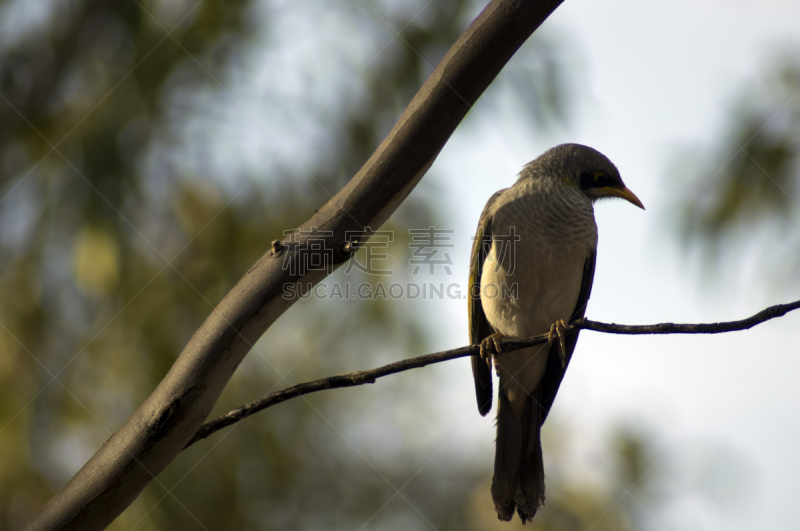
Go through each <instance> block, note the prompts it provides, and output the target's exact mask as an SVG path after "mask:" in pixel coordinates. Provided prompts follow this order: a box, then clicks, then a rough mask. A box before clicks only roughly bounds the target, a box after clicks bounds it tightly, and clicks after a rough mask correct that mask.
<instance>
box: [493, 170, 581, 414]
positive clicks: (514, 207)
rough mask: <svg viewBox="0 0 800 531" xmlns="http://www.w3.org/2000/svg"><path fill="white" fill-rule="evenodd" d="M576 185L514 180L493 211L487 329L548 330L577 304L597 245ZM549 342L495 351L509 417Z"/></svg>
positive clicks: (514, 334) (531, 384) (517, 333)
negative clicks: (558, 186)
mask: <svg viewBox="0 0 800 531" xmlns="http://www.w3.org/2000/svg"><path fill="white" fill-rule="evenodd" d="M577 194H580V192H579V191H578V190H577V189H561V190H555V189H554V188H553V187H550V188H543V186H542V185H541V184H540V183H538V182H524V181H522V182H519V183H517V184H516V185H515V186H513V187H511V188H509V189H508V190H507V191H506V192H504V193H503V195H501V196H500V197H499V198H498V200H497V202H496V205H495V206H496V208H494V209H493V210H494V214H493V216H492V237H493V244H492V248H491V251H490V252H489V254H488V255H487V257H486V260H485V261H484V264H483V272H482V277H481V304H482V306H483V311H484V313H485V315H486V318H487V320H488V321H489V323H490V324H491V325H492V327H493V328H494V329H495V330H497V331H499V332H501V333H502V334H503V335H505V336H507V337H510V338H523V337H528V336H532V335H536V334H542V333H546V332H548V331H549V330H550V326H551V325H552V324H553V323H554V322H556V321H558V320H560V319H564V320H567V321H568V320H569V318H570V317H571V315H572V312H573V311H574V310H575V307H576V305H577V301H578V296H579V293H580V289H581V283H582V279H583V269H584V263H585V261H586V258H587V257H588V256H589V255H590V253H591V252H592V250H593V249H595V248H596V246H597V226H596V225H595V222H594V212H593V210H592V206H591V202H590V201H589V200H588V198H583V197H581V196H580V195H577ZM548 351H549V348H548V346H547V345H542V346H536V347H532V348H530V349H523V350H520V351H516V352H513V353H509V354H507V355H501V357H500V359H499V362H498V372H499V373H500V384H501V386H502V388H503V390H504V391H505V392H506V396H507V397H508V398H509V400H510V402H511V406H512V412H514V414H515V416H517V417H518V416H519V414H521V408H522V405H523V404H524V398H522V397H524V393H523V391H524V392H525V393H531V392H533V390H534V389H535V388H536V385H537V384H538V383H539V380H540V379H541V377H542V374H543V372H544V368H545V365H546V362H547V353H548Z"/></svg>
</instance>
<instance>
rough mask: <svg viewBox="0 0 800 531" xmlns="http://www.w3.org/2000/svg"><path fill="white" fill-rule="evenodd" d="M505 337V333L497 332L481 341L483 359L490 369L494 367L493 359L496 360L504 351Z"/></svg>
mask: <svg viewBox="0 0 800 531" xmlns="http://www.w3.org/2000/svg"><path fill="white" fill-rule="evenodd" d="M504 339H505V336H504V335H503V334H501V333H500V332H495V333H494V334H492V335H490V336H487V337H485V338H483V341H481V359H482V360H483V361H484V363H486V365H488V366H489V368H490V369H491V368H492V359H495V360H496V359H497V358H498V357H499V355H500V354H502V352H503V349H502V348H501V345H502V344H503V340H504Z"/></svg>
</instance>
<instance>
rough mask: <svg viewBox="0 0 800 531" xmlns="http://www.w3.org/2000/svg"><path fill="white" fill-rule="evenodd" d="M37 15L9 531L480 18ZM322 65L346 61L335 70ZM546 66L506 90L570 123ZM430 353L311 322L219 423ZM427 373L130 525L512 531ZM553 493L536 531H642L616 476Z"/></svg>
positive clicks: (6, 151)
mask: <svg viewBox="0 0 800 531" xmlns="http://www.w3.org/2000/svg"><path fill="white" fill-rule="evenodd" d="M36 6H38V7H36ZM36 6H33V5H32V4H30V3H27V2H23V1H22V0H17V1H6V2H2V3H0V20H3V21H4V22H3V28H4V30H3V33H2V36H0V463H2V466H0V493H2V494H0V528H2V529H17V528H19V527H20V525H21V524H22V523H23V522H24V521H25V520H26V519H27V518H28V517H29V516H30V515H31V514H33V513H34V512H35V511H37V510H38V509H39V508H40V507H41V506H42V505H43V504H44V502H45V501H46V500H47V499H48V498H49V497H50V496H51V495H52V494H53V493H54V492H55V490H57V489H58V488H59V487H60V486H61V485H62V484H63V483H64V482H65V481H66V480H67V479H68V478H69V477H70V476H71V475H72V474H73V473H74V472H75V471H76V470H77V468H78V467H80V465H81V464H83V462H85V460H86V459H88V457H89V456H90V455H91V454H92V453H93V452H94V451H95V450H96V449H97V448H98V447H99V446H100V445H101V444H102V443H103V441H104V440H105V439H106V438H107V437H108V436H110V434H111V433H112V432H113V431H114V430H116V429H117V428H118V427H119V426H120V425H121V424H122V423H123V422H124V421H125V420H126V419H127V417H128V416H129V415H130V414H131V413H132V412H133V411H134V410H135V409H136V408H137V407H138V405H139V404H140V403H141V402H142V401H143V400H144V398H145V397H146V396H148V394H149V393H150V392H151V390H152V389H153V388H154V387H155V385H156V384H157V382H158V381H159V380H160V379H161V378H162V377H163V375H164V374H165V373H166V371H167V370H168V369H169V367H170V366H171V364H172V363H173V361H174V360H175V358H176V356H177V355H178V354H179V353H180V351H181V350H182V348H183V346H184V345H185V344H186V342H187V340H188V339H189V338H190V336H191V334H192V333H193V332H194V330H196V328H197V327H198V326H199V325H200V324H201V323H202V321H203V319H204V318H205V317H206V316H207V315H208V314H209V313H210V311H211V309H212V308H213V307H214V305H215V304H216V303H217V302H218V301H219V300H220V299H221V298H222V297H223V296H224V294H225V293H226V292H227V291H228V290H229V289H230V288H231V287H232V285H233V284H234V283H235V282H236V281H237V280H238V279H239V278H240V276H241V275H242V274H243V273H244V272H245V271H246V270H247V268H248V267H249V266H250V265H251V264H252V263H253V262H254V261H255V260H256V259H257V258H258V257H259V256H260V255H261V254H262V253H263V252H265V250H267V249H268V248H269V242H270V241H271V240H273V239H275V238H279V237H281V236H282V234H283V231H284V230H286V229H291V228H293V227H295V226H298V225H299V224H300V223H301V222H302V221H304V220H305V219H307V217H308V216H309V215H310V214H311V212H312V211H313V210H314V209H315V208H318V207H319V206H320V205H322V204H324V202H325V201H326V200H327V199H328V198H329V197H330V195H331V194H332V193H333V192H335V191H336V190H338V189H339V188H340V187H341V186H342V184H344V183H345V182H346V181H347V179H349V177H350V176H351V175H353V174H354V173H355V171H356V170H357V169H358V167H359V166H360V165H361V164H362V163H363V162H364V161H365V160H366V159H367V157H368V156H369V155H370V154H371V153H372V151H373V150H374V149H375V147H376V146H377V145H378V143H379V142H380V140H382V138H383V136H384V135H385V134H386V133H387V132H388V130H389V128H390V127H391V125H392V123H393V122H394V120H395V119H396V117H397V116H398V114H399V112H400V111H401V110H402V108H403V107H404V106H405V104H406V103H407V102H408V101H409V99H410V98H411V96H412V95H413V93H414V92H415V91H416V89H417V88H418V87H419V85H420V84H421V83H422V81H423V80H424V79H425V77H426V76H427V74H428V73H429V65H434V64H435V63H436V62H437V61H438V60H439V58H440V57H441V55H442V54H443V53H444V51H445V50H446V49H447V48H448V47H449V45H450V44H451V43H452V42H453V41H454V40H455V39H456V37H457V36H458V35H459V33H460V32H461V31H462V29H463V28H464V27H465V25H466V23H468V21H469V18H470V17H471V16H472V15H474V6H473V5H471V4H469V3H467V2H464V1H460V0H458V1H457V0H452V1H443V2H434V3H427V4H426V3H424V2H417V3H413V4H403V5H401V4H397V3H383V4H378V5H374V6H372V5H369V4H364V3H360V2H357V3H353V4H350V5H347V6H344V7H337V8H332V7H330V6H328V5H327V4H326V3H324V2H318V3H313V2H311V3H307V4H304V5H302V6H299V7H298V6H295V7H294V8H292V7H290V6H289V5H287V4H285V3H281V2H260V3H254V2H248V1H237V2H222V1H218V0H205V1H202V2H196V3H181V2H166V1H156V0H153V1H149V2H144V3H141V4H137V3H135V2H112V3H109V2H99V1H89V0H83V1H79V0H78V1H74V2H68V3H59V2H53V3H45V4H36ZM292 9H294V11H292ZM298 28H299V29H298ZM354 28H357V29H358V31H357V32H356V31H354ZM300 29H304V30H305V32H306V33H303V32H301V31H300ZM395 31H400V33H401V35H402V38H395ZM315 39H316V40H315ZM328 46H331V47H333V48H334V49H335V50H337V51H340V50H343V51H345V52H347V53H342V54H341V56H340V57H338V58H337V59H336V60H335V61H333V64H331V58H330V56H325V55H324V54H322V51H324V50H325V49H326V48H327V47H328ZM364 49H366V50H367V51H366V52H365V51H364ZM321 50H322V51H321ZM348 50H349V52H348ZM535 50H541V51H540V53H538V54H537V53H536V52H535ZM529 52H530V51H529ZM530 53H531V55H530V60H529V61H522V62H520V63H517V66H516V67H515V68H517V70H516V71H515V73H514V75H513V76H512V77H513V78H514V80H516V81H513V80H512V81H513V83H512V86H514V84H516V86H517V87H518V88H517V90H516V92H518V93H523V94H524V96H522V97H521V100H525V99H528V100H530V99H531V97H530V95H531V94H533V93H535V94H539V95H540V96H539V97H537V98H534V99H533V103H530V105H531V106H532V107H531V113H533V116H534V118H537V119H538V118H545V117H550V118H556V119H559V117H561V118H563V116H564V112H563V109H562V108H561V107H559V108H557V109H556V112H555V113H553V112H550V111H549V110H547V109H550V107H551V105H548V104H547V102H551V103H553V102H555V101H558V99H557V98H556V96H557V95H558V94H560V93H561V92H563V90H559V86H558V83H560V82H561V77H560V76H561V75H563V74H561V73H559V72H561V71H562V69H560V68H559V67H558V65H557V63H556V62H555V59H554V57H553V52H552V44H548V45H546V46H543V47H541V48H534V52H530ZM314 54H318V56H316V59H317V60H315V55H314ZM284 57H288V59H282V58H284ZM320 58H322V59H323V60H319V59H320ZM336 61H339V63H337V62H336ZM353 64H356V65H357V66H356V67H353ZM526 65H527V66H526ZM262 68H263V69H264V71H265V72H266V73H265V74H264V76H265V77H266V78H262V79H259V78H258V77H259V76H258V75H257V74H256V72H259V71H260V70H261V69H262ZM352 72H356V75H355V77H352V74H351V73H352ZM543 73H544V74H548V75H547V76H546V78H545V79H546V81H545V82H544V83H542V82H541V81H537V82H536V83H534V85H533V88H531V86H530V83H531V79H532V78H533V76H534V74H536V75H540V76H541V75H543ZM254 79H255V81H254ZM321 80H322V81H325V80H329V81H330V82H331V83H334V84H335V86H333V87H331V86H320V81H321ZM520 80H525V81H526V82H525V83H522V81H520ZM522 85H525V86H524V87H523V86H522ZM536 102H538V103H536ZM537 105H538V107H537ZM298 109H300V110H302V111H303V112H299V111H298ZM537 109H538V110H537ZM537 113H539V114H537ZM298 117H301V118H302V120H303V121H302V123H300V124H299V125H298V123H297V120H298ZM286 130H288V131H289V133H286V132H285V131H286ZM296 139H299V140H298V141H297V142H295V140H296ZM253 153H256V156H255V157H254V155H253ZM253 158H255V159H257V160H255V161H253V160H252V159H253ZM430 210H431V205H430V204H428V203H427V202H425V201H423V200H421V199H412V200H410V201H407V202H406V203H405V204H404V205H403V207H402V208H401V210H400V211H398V213H397V214H396V215H395V216H394V217H393V218H392V221H391V222H390V223H389V224H388V225H387V226H386V227H384V228H385V229H387V230H394V231H395V234H396V235H398V236H397V237H396V238H395V241H394V243H393V247H392V252H391V254H392V256H395V258H401V257H402V256H403V254H404V253H405V251H406V250H407V249H408V241H407V236H406V237H403V236H401V235H403V234H407V229H408V228H409V227H427V226H429V225H430V223H431V220H432V219H433V216H432V214H431V212H430ZM341 273H342V272H341V271H339V272H337V273H336V275H341ZM356 275H358V274H356ZM334 278H340V277H334ZM360 280H363V281H369V282H375V281H376V279H375V278H372V277H366V276H364V275H361V277H360ZM429 333H430V331H429V330H427V329H426V327H425V324H424V316H418V315H410V312H408V311H407V310H406V308H405V307H404V305H403V304H401V303H398V302H391V303H390V302H386V301H381V300H377V301H356V302H351V301H344V302H342V301H318V300H308V301H302V302H300V303H298V304H297V305H295V306H294V307H293V308H292V309H291V311H290V312H288V314H287V315H286V316H284V317H283V318H282V319H281V321H280V322H279V323H278V324H277V325H276V326H275V327H273V329H272V330H271V331H270V332H269V333H268V334H267V335H266V336H265V338H264V339H263V340H262V341H261V342H259V344H258V345H256V348H255V349H254V352H253V353H252V354H251V355H250V356H249V357H248V359H247V360H245V362H244V364H243V367H242V368H241V369H240V370H239V371H237V373H236V374H235V375H234V377H233V379H232V381H231V385H229V387H228V389H226V392H225V393H224V395H223V396H222V398H221V400H220V403H219V404H218V407H217V410H216V411H215V412H216V413H221V412H224V411H227V410H228V409H230V408H232V407H236V406H238V405H240V404H242V403H244V402H247V401H250V400H252V399H253V398H255V397H257V396H260V395H262V394H264V393H266V392H268V391H270V390H275V389H278V388H281V387H285V386H288V385H290V384H293V383H297V382H299V381H302V380H306V379H311V378H317V377H320V376H323V375H327V374H332V373H335V372H341V371H344V370H355V369H359V368H365V367H366V366H374V365H377V364H378V363H382V362H385V361H389V360H394V359H398V358H401V357H404V356H409V355H412V354H419V353H422V352H424V351H425V350H426V344H427V335H428V334H429ZM354 342H357V345H358V348H352V345H353V344H354ZM432 374H434V373H433V372H432V371H419V372H417V373H415V374H414V375H413V376H412V375H406V376H401V377H396V378H393V379H387V380H386V381H385V382H382V383H381V384H380V385H376V386H370V387H362V388H358V389H351V390H342V391H341V392H335V393H327V394H320V395H316V396H311V397H309V398H308V399H304V400H294V401H291V402H290V403H287V404H283V405H281V406H278V407H275V408H272V409H270V410H269V411H268V412H266V413H264V414H261V415H259V416H258V417H256V418H252V419H248V420H247V421H245V422H242V423H240V424H238V425H236V426H235V427H233V428H232V429H229V430H227V431H226V432H225V433H224V434H219V435H216V436H214V437H212V438H211V439H209V440H207V441H204V442H202V443H200V444H197V445H195V446H193V447H192V448H190V449H189V450H188V451H186V452H184V453H183V454H182V455H181V456H179V458H178V459H176V461H175V462H173V463H172V464H171V465H170V466H169V467H168V468H167V469H166V470H165V471H164V472H163V473H162V474H160V475H159V477H158V479H157V480H156V481H154V482H153V483H152V484H151V485H150V486H149V487H148V488H147V489H146V490H145V491H144V492H143V494H142V495H141V496H140V497H139V499H138V500H137V501H136V502H135V503H134V504H133V505H132V506H131V507H130V508H129V509H128V510H127V511H126V512H125V513H124V514H123V515H122V516H121V517H120V518H118V519H117V521H115V523H114V524H113V525H112V528H113V529H126V530H128V529H134V528H135V529H174V528H179V529H193V528H197V529H260V528H263V529H306V528H320V527H324V528H326V529H336V528H340V529H353V528H359V527H362V526H364V527H365V528H375V529H393V528H396V529H410V528H427V527H428V526H433V527H435V528H436V529H440V530H444V529H464V528H470V529H479V528H480V529H484V528H488V527H490V526H494V525H497V521H496V518H495V515H494V513H493V510H492V508H491V498H490V496H489V481H490V474H491V471H490V467H491V465H492V457H491V455H489V454H487V455H485V456H483V457H484V458H482V459H480V460H475V459H472V458H465V457H461V458H458V457H448V458H446V459H444V458H442V459H435V460H432V459H430V455H432V454H434V452H435V451H436V450H435V448H434V449H432V448H431V447H430V437H428V438H427V439H426V438H425V437H426V436H429V434H430V433H434V432H435V431H436V429H437V428H438V426H439V424H440V416H439V415H441V413H437V412H436V411H435V408H431V407H430V398H429V396H428V394H429V393H430V392H432V390H433V389H434V388H435V381H434V379H433V378H434V377H433V376H432ZM468 385H471V384H468ZM409 390H412V391H413V392H411V393H409V392H408V391H409ZM472 406H473V404H472V402H470V403H469V404H465V407H472ZM437 444H438V443H437ZM437 447H438V446H437ZM641 451H642V450H641V448H638V447H636V448H633V449H631V448H628V449H627V450H625V451H624V452H620V456H621V458H622V459H623V462H624V463H628V462H630V463H635V462H638V461H637V460H638V459H639V457H637V456H638V455H639V454H638V453H637V452H641ZM620 466H621V467H622V469H623V470H627V468H626V467H628V468H630V467H629V466H628V465H620ZM555 468H558V467H555ZM559 477H560V476H559V475H558V474H554V475H553V477H552V483H551V485H552V487H551V488H550V491H549V494H548V499H549V505H548V508H547V509H546V510H545V511H543V512H542V514H541V517H537V521H536V522H535V525H534V527H535V528H538V529H584V528H586V527H587V526H590V525H591V524H592V523H593V522H597V521H599V522H600V523H599V524H598V526H596V527H595V529H625V528H630V525H629V523H626V522H629V521H630V519H629V518H628V516H626V512H625V511H626V506H625V505H624V504H617V505H613V502H614V499H615V498H616V496H618V495H619V494H620V493H619V492H617V494H616V495H614V492H615V489H617V488H618V486H616V485H615V484H614V482H610V478H605V480H604V481H605V483H602V484H601V485H600V487H598V486H597V485H584V484H582V483H581V482H580V481H578V482H577V483H576V482H574V481H573V482H566V480H564V481H561V480H560V479H559ZM609 485H610V486H609ZM396 489H399V491H398V490H396ZM609 507H610V509H609ZM626 526H627V527H626ZM503 528H504V529H509V528H510V527H509V526H505V527H503Z"/></svg>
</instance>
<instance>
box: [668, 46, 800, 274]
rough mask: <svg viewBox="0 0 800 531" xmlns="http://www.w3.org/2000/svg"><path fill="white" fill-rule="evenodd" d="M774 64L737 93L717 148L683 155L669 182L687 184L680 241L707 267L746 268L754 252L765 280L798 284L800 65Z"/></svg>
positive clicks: (775, 58) (786, 58)
mask: <svg viewBox="0 0 800 531" xmlns="http://www.w3.org/2000/svg"><path fill="white" fill-rule="evenodd" d="M771 57H772V59H771V61H770V62H769V63H767V64H766V66H765V68H764V71H763V72H762V73H761V76H760V77H756V78H754V79H752V80H750V81H749V82H748V83H747V84H745V85H743V86H742V87H740V88H738V89H737V90H738V94H736V96H735V97H734V103H733V104H732V105H731V106H730V110H729V116H728V119H727V123H726V124H725V126H724V130H723V131H722V132H721V134H720V135H719V137H718V138H717V139H716V141H715V145H713V146H711V147H710V149H709V147H708V146H698V147H694V148H686V149H684V150H682V151H681V153H680V154H679V155H678V156H677V157H676V160H675V162H674V164H673V169H672V170H671V171H670V175H672V176H679V175H682V176H684V177H683V180H684V181H685V182H684V185H685V191H684V193H683V196H682V197H680V198H679V199H678V200H679V202H680V203H681V205H684V207H685V208H684V210H683V213H682V218H681V224H682V225H681V234H682V236H683V239H684V241H686V242H687V243H689V244H693V245H695V247H697V248H699V249H702V250H703V256H704V257H705V258H706V260H707V261H708V263H710V264H712V265H714V266H716V265H718V264H719V263H720V262H721V261H722V260H725V259H733V258H738V259H737V260H736V262H741V261H742V260H743V258H742V257H743V255H745V254H746V253H745V251H744V249H749V250H750V252H754V253H757V254H759V255H760V258H759V259H758V260H757V261H758V267H759V269H760V270H761V271H762V272H763V271H764V270H769V271H771V272H772V273H782V274H786V273H790V274H791V276H793V277H795V278H796V277H797V275H800V266H798V264H797V261H796V260H794V259H793V258H792V257H796V256H797V254H798V252H800V237H798V235H797V231H796V230H795V228H796V227H797V226H798V224H800V156H799V154H800V99H798V97H797V95H798V89H800V62H798V60H797V57H796V54H794V53H786V52H784V53H775V54H772V56H771ZM671 180H674V177H673V178H671ZM745 243H746V245H744V244H745ZM726 251H727V252H726Z"/></svg>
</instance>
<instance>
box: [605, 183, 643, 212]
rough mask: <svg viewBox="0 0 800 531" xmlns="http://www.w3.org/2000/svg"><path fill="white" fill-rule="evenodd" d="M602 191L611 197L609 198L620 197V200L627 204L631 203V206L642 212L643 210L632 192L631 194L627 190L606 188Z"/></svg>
mask: <svg viewBox="0 0 800 531" xmlns="http://www.w3.org/2000/svg"><path fill="white" fill-rule="evenodd" d="M603 191H604V192H606V193H607V194H608V195H611V196H614V197H621V198H622V199H624V200H625V201H627V202H628V203H631V204H632V205H636V206H637V207H639V208H641V209H642V210H644V205H643V204H642V202H641V201H639V198H638V197H636V194H634V193H633V192H631V191H630V190H628V189H627V188H606V189H605V190H603Z"/></svg>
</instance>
